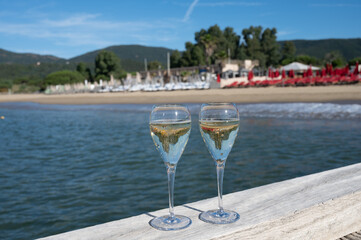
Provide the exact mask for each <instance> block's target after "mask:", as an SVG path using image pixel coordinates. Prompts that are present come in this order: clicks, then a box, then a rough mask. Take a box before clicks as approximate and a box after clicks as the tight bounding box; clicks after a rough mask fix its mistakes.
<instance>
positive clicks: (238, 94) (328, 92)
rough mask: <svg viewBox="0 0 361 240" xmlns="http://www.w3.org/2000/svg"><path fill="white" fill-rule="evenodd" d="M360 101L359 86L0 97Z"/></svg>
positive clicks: (10, 98)
mask: <svg viewBox="0 0 361 240" xmlns="http://www.w3.org/2000/svg"><path fill="white" fill-rule="evenodd" d="M336 101H347V102H359V101H361V85H360V84H358V85H348V86H327V87H297V88H296V87H286V88H278V87H277V88H276V87H268V88H247V89H243V88H235V89H210V90H183V91H181V90H180V91H164V92H118V93H77V94H58V95H45V94H12V95H7V94H0V102H35V103H42V104H116V103H128V104H129V103H135V104H144V103H201V102H235V103H261V102H262V103H266V102H336Z"/></svg>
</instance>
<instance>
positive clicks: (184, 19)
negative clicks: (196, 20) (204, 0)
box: [183, 0, 198, 22]
mask: <svg viewBox="0 0 361 240" xmlns="http://www.w3.org/2000/svg"><path fill="white" fill-rule="evenodd" d="M197 3H198V0H194V1H193V2H192V3H191V5H190V6H189V8H188V9H187V12H186V14H185V15H184V18H183V22H187V21H188V20H189V17H190V16H191V14H192V12H193V9H194V8H195V6H196V5H197Z"/></svg>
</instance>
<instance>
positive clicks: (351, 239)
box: [337, 231, 361, 240]
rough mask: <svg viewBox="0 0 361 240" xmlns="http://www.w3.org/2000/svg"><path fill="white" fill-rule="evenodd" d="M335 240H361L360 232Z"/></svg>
mask: <svg viewBox="0 0 361 240" xmlns="http://www.w3.org/2000/svg"><path fill="white" fill-rule="evenodd" d="M337 240H361V231H358V232H354V233H351V234H348V235H347V236H344V237H342V238H339V239H337Z"/></svg>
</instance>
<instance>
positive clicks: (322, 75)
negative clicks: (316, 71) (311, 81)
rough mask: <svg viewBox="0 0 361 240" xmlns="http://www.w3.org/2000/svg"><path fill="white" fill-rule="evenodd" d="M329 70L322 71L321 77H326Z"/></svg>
mask: <svg viewBox="0 0 361 240" xmlns="http://www.w3.org/2000/svg"><path fill="white" fill-rule="evenodd" d="M326 73H327V70H326V69H325V68H322V70H321V77H324V76H326Z"/></svg>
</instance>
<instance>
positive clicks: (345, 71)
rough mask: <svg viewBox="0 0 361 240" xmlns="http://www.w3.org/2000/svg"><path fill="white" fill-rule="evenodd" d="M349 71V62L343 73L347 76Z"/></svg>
mask: <svg viewBox="0 0 361 240" xmlns="http://www.w3.org/2000/svg"><path fill="white" fill-rule="evenodd" d="M349 71H350V69H349V67H348V64H347V65H346V67H345V69H344V72H343V73H344V74H345V75H346V76H347V75H348V74H349Z"/></svg>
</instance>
